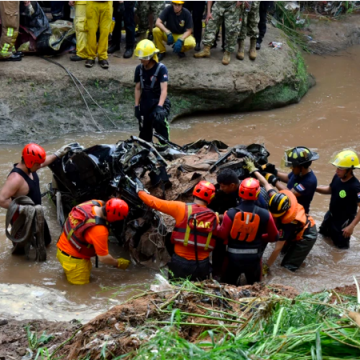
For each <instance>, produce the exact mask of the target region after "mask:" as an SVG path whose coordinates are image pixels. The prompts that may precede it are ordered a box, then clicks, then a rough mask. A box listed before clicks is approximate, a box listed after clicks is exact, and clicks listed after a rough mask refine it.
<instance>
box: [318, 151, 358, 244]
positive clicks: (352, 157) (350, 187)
mask: <svg viewBox="0 0 360 360" xmlns="http://www.w3.org/2000/svg"><path fill="white" fill-rule="evenodd" d="M330 163H331V164H332V165H334V166H335V167H336V173H335V175H334V177H333V179H332V181H331V183H330V185H328V186H318V187H317V188H316V192H318V193H319V194H325V195H331V198H330V207H329V211H328V212H327V213H326V214H325V217H324V220H323V222H322V224H321V226H320V229H319V232H320V234H322V235H324V236H329V237H330V238H331V239H332V241H333V242H334V245H335V246H336V247H338V248H339V249H348V248H349V247H350V238H351V235H352V233H353V232H354V229H355V226H356V225H357V224H358V223H359V221H360V211H358V207H359V206H360V182H359V180H358V179H357V178H356V177H355V176H354V173H353V170H354V169H360V164H359V158H358V156H357V155H356V153H355V152H354V151H352V150H344V151H341V152H340V153H338V154H337V155H335V157H334V158H333V159H332V160H331V161H330Z"/></svg>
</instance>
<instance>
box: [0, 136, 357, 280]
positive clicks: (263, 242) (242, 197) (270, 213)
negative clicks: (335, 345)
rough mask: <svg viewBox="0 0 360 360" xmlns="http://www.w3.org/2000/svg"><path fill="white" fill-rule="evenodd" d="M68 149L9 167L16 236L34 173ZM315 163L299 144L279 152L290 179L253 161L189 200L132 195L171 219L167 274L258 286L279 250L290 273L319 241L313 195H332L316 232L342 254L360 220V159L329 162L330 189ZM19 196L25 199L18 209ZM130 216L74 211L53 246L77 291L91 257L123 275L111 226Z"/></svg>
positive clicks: (6, 196)
mask: <svg viewBox="0 0 360 360" xmlns="http://www.w3.org/2000/svg"><path fill="white" fill-rule="evenodd" d="M69 149H70V146H69V145H65V146H63V147H62V148H60V149H59V150H57V151H56V152H55V153H54V154H53V155H48V156H47V154H46V152H45V150H44V149H43V148H42V147H41V146H40V145H37V144H34V143H30V144H28V145H26V146H25V147H24V149H23V152H22V157H21V161H20V162H19V163H18V164H15V165H14V168H13V169H12V170H11V172H10V174H9V176H8V178H7V180H6V182H5V184H4V186H3V187H2V188H1V190H0V206H1V207H3V208H5V209H8V211H10V209H11V216H12V217H11V219H10V220H11V224H12V226H13V227H14V228H15V229H17V230H19V229H20V228H19V224H18V223H17V222H26V221H27V219H26V217H28V216H29V215H28V214H30V211H29V210H30V209H32V208H33V207H34V206H35V207H36V206H39V205H41V194H40V186H39V178H38V176H37V173H36V171H37V170H39V169H40V168H42V167H44V166H47V165H50V164H51V163H52V162H53V161H55V160H56V159H58V158H61V157H62V156H64V155H65V154H66V153H67V151H68V150H69ZM318 158H319V156H318V154H317V153H315V152H313V151H311V150H310V149H308V148H306V147H304V146H298V147H295V148H292V149H290V150H288V151H286V152H285V159H284V160H285V165H286V166H287V167H290V168H291V172H290V173H284V172H281V171H279V170H278V169H277V168H276V167H275V166H274V165H273V164H270V163H267V164H266V165H264V166H261V167H258V168H256V166H255V164H254V162H253V161H252V160H251V159H249V158H244V159H243V163H244V168H245V169H247V170H248V173H249V177H247V178H245V179H239V178H238V177H237V175H236V173H235V172H234V171H233V170H231V169H225V170H223V171H221V172H220V173H219V174H218V176H217V184H215V185H214V184H212V183H210V182H208V181H205V180H202V181H200V182H199V183H198V184H197V185H196V186H195V187H194V189H193V201H192V202H190V203H184V202H180V201H166V200H162V199H158V198H156V197H154V196H152V195H150V194H149V193H148V192H147V190H146V189H145V188H144V186H143V185H142V183H141V181H137V186H136V192H137V194H138V196H139V198H140V199H141V200H142V201H143V202H144V203H145V204H146V205H147V206H149V207H151V208H153V209H156V210H158V211H161V212H163V213H165V214H168V215H170V216H172V217H173V218H174V219H175V222H176V223H175V227H174V229H173V231H172V235H171V239H170V241H169V242H167V243H166V247H167V250H168V252H169V254H170V255H171V260H170V262H169V264H168V268H169V276H170V277H173V278H190V279H191V280H203V279H206V278H208V277H209V276H210V274H212V276H213V277H214V278H217V279H219V280H221V281H223V282H226V283H229V284H235V285H236V284H237V283H238V281H239V277H240V276H241V274H245V277H246V279H247V282H248V284H253V283H254V282H258V281H261V279H262V277H263V275H264V274H266V273H267V272H268V271H269V269H270V268H271V266H272V265H273V264H274V262H275V261H276V259H277V258H278V256H279V255H280V253H282V254H283V255H284V257H283V259H282V261H281V266H283V267H285V268H287V269H288V270H291V271H296V270H297V269H298V268H299V267H300V266H301V265H302V264H303V262H304V260H305V258H306V257H307V255H308V254H309V253H310V251H311V249H312V248H313V246H314V244H315V242H316V240H317V235H318V232H317V229H316V225H315V222H314V220H313V218H312V217H311V214H310V212H311V211H310V205H311V201H312V199H313V196H314V194H315V192H318V193H320V194H329V195H331V198H330V207H329V211H328V212H327V213H326V215H325V217H324V220H323V222H322V224H321V226H320V229H319V232H320V233H321V234H323V235H324V236H328V237H330V238H331V239H332V241H333V243H334V245H335V246H336V247H338V248H341V249H348V248H349V246H350V237H351V235H352V234H353V232H354V229H355V227H356V225H357V224H358V222H359V221H360V212H359V211H357V210H358V206H360V183H359V181H358V179H357V178H356V177H355V176H354V173H353V171H354V170H355V169H359V168H360V163H359V158H358V156H357V154H356V153H355V152H354V151H352V150H344V151H341V152H340V153H338V154H337V155H336V156H335V157H334V158H333V159H332V162H331V163H332V165H334V166H335V167H336V174H335V175H334V177H333V179H332V181H331V183H330V185H328V186H318V184H317V179H316V176H315V174H314V172H313V170H312V169H311V165H312V162H313V161H315V160H317V159H318ZM22 197H27V198H26V199H27V200H26V201H24V202H21V199H22ZM19 199H20V202H19V201H18V200H19ZM40 208H41V206H40ZM36 211H38V208H37V210H36ZM128 212H129V207H128V205H127V203H126V202H125V201H124V200H122V199H119V198H111V199H109V200H107V201H102V200H96V199H89V201H87V202H85V203H82V204H79V205H77V206H75V207H74V208H73V209H72V210H71V212H70V213H69V215H68V218H67V220H66V222H65V225H64V229H63V232H62V233H61V235H60V237H59V239H58V242H57V248H58V250H57V258H58V260H59V262H60V264H61V265H62V267H63V269H64V273H65V275H66V277H67V280H68V281H69V282H70V283H72V284H77V285H82V284H86V283H88V282H89V281H90V273H91V267H92V263H91V258H92V257H94V256H97V257H98V259H99V260H100V262H102V263H104V264H107V265H112V266H114V267H117V268H120V269H124V270H125V269H127V267H128V266H129V263H130V262H129V260H127V259H123V258H119V259H116V258H114V257H113V256H111V255H110V254H109V250H108V236H109V229H108V226H109V223H112V222H115V221H123V220H125V219H126V217H127V215H128ZM24 217H25V219H24ZM23 225H24V224H23ZM24 226H25V227H24V228H26V229H27V228H29V226H27V225H24ZM21 232H22V231H21V229H20V230H19V233H21ZM21 236H23V234H21ZM18 238H19V234H18V233H13V234H12V237H11V239H12V240H13V244H14V248H13V252H18V251H19V250H20V251H21V250H22V251H24V249H19V248H17V239H18ZM31 241H32V244H33V245H34V244H35V246H39V247H40V248H44V247H45V246H49V245H50V243H51V237H50V233H49V231H48V230H47V234H46V236H45V237H42V238H38V239H34V240H31ZM39 242H42V243H39ZM268 243H275V247H274V249H273V251H272V253H271V255H270V256H269V258H268V259H267V260H266V261H264V262H263V253H264V251H265V249H266V246H267V244H268ZM211 254H212V261H210V255H211Z"/></svg>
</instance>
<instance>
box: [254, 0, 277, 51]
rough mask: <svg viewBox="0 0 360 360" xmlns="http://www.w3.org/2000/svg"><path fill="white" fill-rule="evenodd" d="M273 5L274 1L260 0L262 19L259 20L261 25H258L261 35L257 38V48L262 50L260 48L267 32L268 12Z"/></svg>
mask: <svg viewBox="0 0 360 360" xmlns="http://www.w3.org/2000/svg"><path fill="white" fill-rule="evenodd" d="M273 6H274V2H273V1H260V6H259V13H260V21H259V25H258V28H259V36H258V38H257V39H256V50H260V48H261V43H262V41H263V38H264V36H265V33H266V17H267V13H268V11H269V10H270V8H272V7H273Z"/></svg>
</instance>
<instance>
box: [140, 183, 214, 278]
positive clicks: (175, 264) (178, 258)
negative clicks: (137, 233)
mask: <svg viewBox="0 0 360 360" xmlns="http://www.w3.org/2000/svg"><path fill="white" fill-rule="evenodd" d="M136 191H137V193H138V195H139V198H140V199H141V200H142V201H143V202H144V203H145V204H146V205H147V206H149V207H151V208H152V209H155V210H158V211H161V212H163V213H165V214H168V215H170V216H171V217H173V218H174V219H175V221H176V224H175V227H174V229H173V232H172V235H171V243H172V244H173V250H171V251H173V254H170V255H171V261H170V263H169V264H168V266H169V270H170V272H171V273H172V275H171V274H170V276H173V277H174V278H190V280H204V279H206V278H208V276H209V274H210V271H211V269H210V261H209V255H210V253H211V251H212V250H213V249H214V247H215V238H214V236H215V235H216V228H217V225H218V223H219V220H218V217H217V214H215V213H214V212H213V211H212V210H210V209H208V208H207V206H208V204H209V203H210V201H211V199H212V198H213V196H214V195H215V186H214V185H213V184H211V183H210V182H208V181H200V182H199V183H198V184H197V185H196V186H195V188H194V190H193V196H194V200H193V202H192V203H188V204H186V203H184V202H181V201H166V200H160V199H158V198H156V197H155V196H152V195H150V194H148V193H147V192H146V191H144V186H143V185H142V183H141V182H140V181H138V182H137V189H136ZM171 251H170V252H171Z"/></svg>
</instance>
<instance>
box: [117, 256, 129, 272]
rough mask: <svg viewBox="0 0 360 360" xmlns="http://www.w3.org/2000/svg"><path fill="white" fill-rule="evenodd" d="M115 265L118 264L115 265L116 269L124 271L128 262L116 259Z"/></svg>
mask: <svg viewBox="0 0 360 360" xmlns="http://www.w3.org/2000/svg"><path fill="white" fill-rule="evenodd" d="M117 263H118V264H117V267H118V269H122V270H126V269H127V268H128V267H129V265H130V261H129V260H126V259H123V258H119V259H117Z"/></svg>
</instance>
